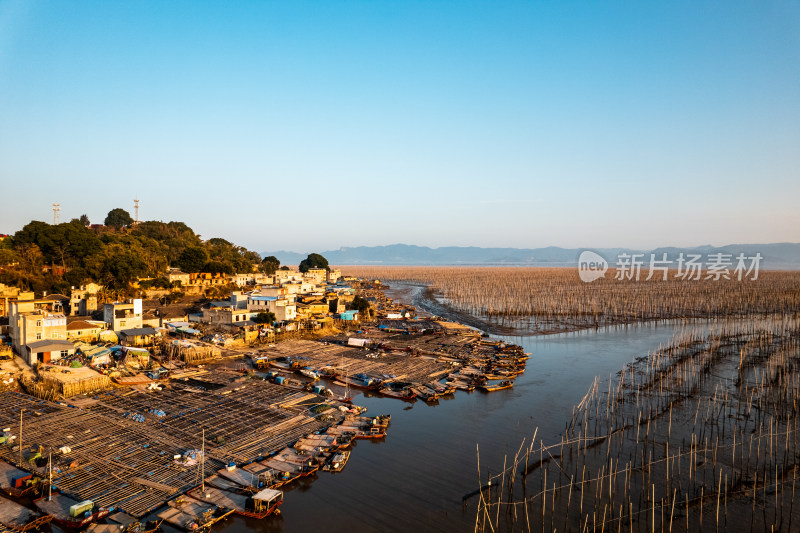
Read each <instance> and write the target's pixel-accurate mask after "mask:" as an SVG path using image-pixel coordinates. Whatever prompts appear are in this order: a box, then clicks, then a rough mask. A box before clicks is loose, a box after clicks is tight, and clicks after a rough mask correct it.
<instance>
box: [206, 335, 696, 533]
mask: <svg viewBox="0 0 800 533" xmlns="http://www.w3.org/2000/svg"><path fill="white" fill-rule="evenodd" d="M682 329H684V326H682V325H674V324H660V325H644V326H636V327H631V326H628V327H620V328H609V329H605V330H600V331H591V332H578V333H568V334H560V335H553V336H546V337H530V336H528V337H507V338H506V340H508V341H509V342H513V343H515V344H520V345H522V346H523V347H524V348H525V351H526V352H530V353H531V358H530V359H529V360H528V366H527V370H526V372H525V374H524V375H522V376H520V377H518V378H517V380H516V384H515V386H514V388H513V389H510V390H505V391H498V392H494V393H491V394H486V393H482V392H480V391H474V392H471V393H467V392H464V391H457V393H456V395H455V398H453V399H451V400H443V401H441V402H440V403H439V404H438V405H434V406H429V405H426V404H425V403H424V402H420V401H418V402H415V403H413V404H409V403H406V402H402V401H399V400H394V399H389V398H381V397H364V396H357V397H356V398H355V399H354V401H355V403H357V404H359V405H365V406H367V407H368V408H369V412H368V414H373V415H375V414H383V413H389V414H391V415H392V423H391V426H390V427H389V434H388V436H387V438H386V439H385V441H383V442H370V441H359V442H357V443H356V444H355V445H354V447H353V453H352V455H351V457H350V462H349V463H348V465H347V467H346V468H345V469H344V471H343V472H341V473H337V474H331V473H328V472H320V473H318V474H317V475H316V477H314V478H312V479H310V480H308V482H305V483H304V484H300V485H296V486H290V487H288V488H287V489H286V490H285V502H284V504H283V507H282V508H281V509H282V514H281V516H278V517H271V518H269V519H267V520H264V521H251V520H246V519H240V518H233V519H231V520H229V521H228V522H226V523H225V525H223V526H221V527H218V528H217V529H216V530H217V531H224V532H226V533H234V532H240V531H242V532H244V531H265V532H266V531H270V532H271V531H287V532H305V531H314V530H319V531H325V532H336V531H343V532H344V531H467V530H472V528H473V526H474V521H475V516H474V505H475V503H476V502H475V499H474V498H473V499H472V500H471V502H470V504H471V505H469V506H467V507H463V506H462V496H464V495H465V494H466V493H469V492H471V491H473V490H474V489H476V488H477V487H478V471H477V460H476V446H479V447H480V461H481V470H482V473H483V475H484V479H485V477H486V473H487V469H489V470H492V469H494V470H495V471H497V470H499V469H501V468H502V466H503V458H504V455H508V456H509V460H511V459H513V456H514V454H515V453H516V452H517V450H518V448H519V446H520V444H521V443H522V440H523V439H527V442H529V441H530V439H531V437H532V435H533V433H534V430H535V429H536V428H537V427H538V428H539V429H538V437H537V439H538V438H543V439H544V440H545V442H546V443H547V442H552V441H557V440H558V437H559V435H560V433H561V432H562V431H563V429H564V426H565V423H566V421H567V420H568V418H569V416H570V415H571V413H572V407H573V406H574V405H575V404H577V403H578V402H579V401H580V399H581V398H582V397H583V395H584V394H585V393H586V391H587V390H588V388H589V386H590V385H591V383H592V381H593V379H594V377H595V376H600V377H601V378H608V376H609V374H611V373H616V372H617V371H619V370H620V369H621V368H622V366H623V365H624V364H625V363H628V362H630V361H631V360H633V359H634V358H635V357H639V356H643V355H646V354H647V353H648V352H649V351H653V350H654V349H656V348H658V346H659V345H660V344H666V343H668V341H669V340H670V338H671V337H672V336H673V334H674V333H676V332H679V331H681V330H682Z"/></svg>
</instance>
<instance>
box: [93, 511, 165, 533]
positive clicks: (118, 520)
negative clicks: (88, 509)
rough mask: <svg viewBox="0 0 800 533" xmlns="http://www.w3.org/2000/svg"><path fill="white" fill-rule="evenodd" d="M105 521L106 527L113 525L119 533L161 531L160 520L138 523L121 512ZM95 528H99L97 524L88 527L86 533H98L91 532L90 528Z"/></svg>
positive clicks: (151, 532) (154, 532)
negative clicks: (107, 522) (88, 532)
mask: <svg viewBox="0 0 800 533" xmlns="http://www.w3.org/2000/svg"><path fill="white" fill-rule="evenodd" d="M107 520H108V521H109V522H110V523H109V524H108V525H113V526H114V527H116V528H117V532H119V533H156V531H158V530H159V529H161V522H162V521H161V520H147V521H145V522H140V521H138V520H136V519H135V518H133V517H132V516H130V515H127V514H125V513H121V512H120V513H114V514H112V515H109V516H108V519H107ZM95 526H99V524H92V525H90V526H89V528H88V529H87V530H86V531H90V532H91V533H99V532H95V531H93V530H92V528H93V527H95ZM120 528H122V529H120Z"/></svg>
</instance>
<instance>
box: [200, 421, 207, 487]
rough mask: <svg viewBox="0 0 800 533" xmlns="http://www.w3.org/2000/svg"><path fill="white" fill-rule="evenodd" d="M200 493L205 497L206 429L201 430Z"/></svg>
mask: <svg viewBox="0 0 800 533" xmlns="http://www.w3.org/2000/svg"><path fill="white" fill-rule="evenodd" d="M200 492H202V493H203V496H204V497H205V495H206V428H203V440H202V442H201V443H200Z"/></svg>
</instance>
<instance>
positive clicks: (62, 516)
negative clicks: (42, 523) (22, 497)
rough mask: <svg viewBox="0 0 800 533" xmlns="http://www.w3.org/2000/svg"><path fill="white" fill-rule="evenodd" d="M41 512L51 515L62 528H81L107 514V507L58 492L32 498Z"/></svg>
mask: <svg viewBox="0 0 800 533" xmlns="http://www.w3.org/2000/svg"><path fill="white" fill-rule="evenodd" d="M33 505H35V506H36V508H37V509H39V510H40V511H41V512H42V513H45V514H49V515H53V521H54V522H55V523H56V524H58V525H59V526H61V527H63V528H64V529H70V530H72V529H81V528H82V527H85V526H88V525H89V524H91V523H92V522H97V521H98V520H100V519H103V518H105V517H106V516H108V512H109V511H108V509H103V508H98V507H97V506H96V505H94V504H93V503H92V501H91V500H86V501H82V502H79V501H78V500H74V499H72V498H70V497H69V496H67V495H65V494H61V493H60V492H54V493H53V494H52V497H50V496H43V497H41V498H39V499H36V500H33Z"/></svg>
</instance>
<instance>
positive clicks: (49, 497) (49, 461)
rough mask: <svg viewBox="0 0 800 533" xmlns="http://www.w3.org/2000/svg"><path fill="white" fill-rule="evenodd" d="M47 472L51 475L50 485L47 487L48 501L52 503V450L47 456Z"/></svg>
mask: <svg viewBox="0 0 800 533" xmlns="http://www.w3.org/2000/svg"><path fill="white" fill-rule="evenodd" d="M47 470H48V474H49V476H48V477H49V483H48V485H47V490H48V492H47V501H51V500H52V499H53V450H52V448H51V449H50V453H49V454H48V456H47Z"/></svg>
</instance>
